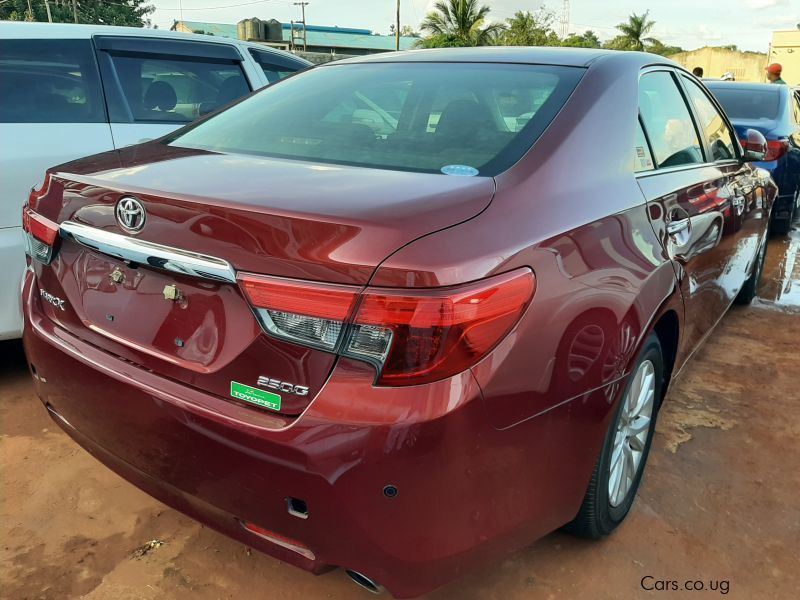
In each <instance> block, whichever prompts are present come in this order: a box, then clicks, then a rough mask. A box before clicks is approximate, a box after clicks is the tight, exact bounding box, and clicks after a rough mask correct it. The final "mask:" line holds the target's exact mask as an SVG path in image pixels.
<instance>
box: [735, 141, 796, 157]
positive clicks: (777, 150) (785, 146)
mask: <svg viewBox="0 0 800 600" xmlns="http://www.w3.org/2000/svg"><path fill="white" fill-rule="evenodd" d="M739 141H740V143H741V144H742V147H743V148H744V145H745V140H739ZM788 151H789V140H767V153H766V154H765V155H764V162H770V161H772V160H778V159H779V158H780V157H781V156H783V155H784V154H786V153H787V152H788Z"/></svg>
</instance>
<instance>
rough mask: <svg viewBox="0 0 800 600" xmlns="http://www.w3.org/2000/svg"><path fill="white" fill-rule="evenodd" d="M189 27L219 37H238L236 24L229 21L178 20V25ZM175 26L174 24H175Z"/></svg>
mask: <svg viewBox="0 0 800 600" xmlns="http://www.w3.org/2000/svg"><path fill="white" fill-rule="evenodd" d="M178 23H180V24H181V25H183V26H185V27H188V28H189V29H191V30H192V31H202V32H203V33H207V34H211V35H216V36H219V37H224V38H230V39H233V40H235V39H237V34H236V24H235V23H234V24H233V25H230V24H229V23H206V22H204V21H178V22H177V23H176V25H177V24H178ZM173 27H174V26H173Z"/></svg>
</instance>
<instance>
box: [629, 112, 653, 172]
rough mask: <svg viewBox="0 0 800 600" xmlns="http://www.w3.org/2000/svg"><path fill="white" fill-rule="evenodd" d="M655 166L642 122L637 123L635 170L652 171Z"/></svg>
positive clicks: (634, 148)
mask: <svg viewBox="0 0 800 600" xmlns="http://www.w3.org/2000/svg"><path fill="white" fill-rule="evenodd" d="M652 168H653V155H652V154H651V153H650V147H649V146H648V145H647V138H645V136H644V130H643V129H642V124H641V123H637V124H636V141H635V143H634V147H633V170H634V172H635V173H639V172H641V171H650V170H651V169H652Z"/></svg>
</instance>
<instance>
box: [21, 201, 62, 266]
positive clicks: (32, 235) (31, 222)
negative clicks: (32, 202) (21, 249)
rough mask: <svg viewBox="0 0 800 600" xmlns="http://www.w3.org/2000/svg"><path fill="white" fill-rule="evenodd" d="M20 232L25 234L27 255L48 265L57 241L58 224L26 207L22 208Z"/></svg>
mask: <svg viewBox="0 0 800 600" xmlns="http://www.w3.org/2000/svg"><path fill="white" fill-rule="evenodd" d="M22 230H23V231H24V232H25V233H26V236H25V238H26V241H27V243H26V251H27V253H28V255H29V256H31V257H32V258H35V259H36V260H38V261H39V262H43V263H44V264H49V263H50V261H51V260H52V259H53V248H54V247H55V243H56V240H57V239H58V223H54V222H53V221H51V220H50V219H47V218H45V217H43V216H42V215H40V214H38V213H36V212H34V211H33V210H31V209H30V207H29V206H27V205H26V206H24V207H23V208H22Z"/></svg>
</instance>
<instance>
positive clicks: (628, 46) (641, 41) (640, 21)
mask: <svg viewBox="0 0 800 600" xmlns="http://www.w3.org/2000/svg"><path fill="white" fill-rule="evenodd" d="M649 14H650V11H647V10H646V11H644V14H641V15H637V14H636V13H632V14H631V16H629V17H628V21H627V22H626V23H620V24H619V25H617V29H619V31H620V33H621V35H618V36H617V37H616V38H614V40H612V42H614V41H615V40H616V43H617V44H618V45H620V46H623V47H619V48H615V49H616V50H638V51H640V52H642V51H644V48H645V44H649V43H652V42H653V41H655V40H654V39H653V38H650V37H647V34H648V33H650V31H651V30H652V29H653V27H654V26H655V24H656V22H655V21H650V20H648V18H647V17H648V15H649Z"/></svg>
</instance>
